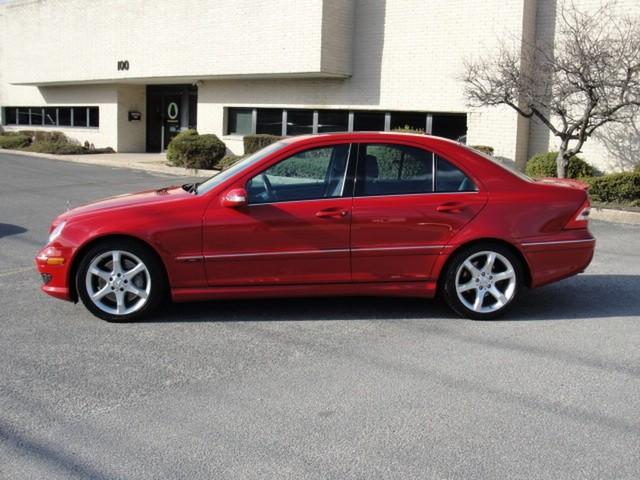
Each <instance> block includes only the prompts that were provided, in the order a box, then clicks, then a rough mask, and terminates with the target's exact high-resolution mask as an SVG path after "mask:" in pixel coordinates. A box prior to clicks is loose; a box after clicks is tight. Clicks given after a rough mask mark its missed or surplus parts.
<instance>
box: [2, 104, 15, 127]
mask: <svg viewBox="0 0 640 480" xmlns="http://www.w3.org/2000/svg"><path fill="white" fill-rule="evenodd" d="M4 121H5V123H6V124H7V125H15V124H16V122H17V121H18V117H17V116H16V109H15V107H6V108H5V109H4Z"/></svg>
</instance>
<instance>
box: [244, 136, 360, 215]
mask: <svg viewBox="0 0 640 480" xmlns="http://www.w3.org/2000/svg"><path fill="white" fill-rule="evenodd" d="M348 156H349V145H348V144H345V145H335V146H330V147H322V148H314V149H311V150H305V151H304V152H300V153H297V154H295V155H293V156H291V157H288V158H286V159H285V160H282V161H280V162H278V163H277V164H276V165H273V166H272V167H269V168H268V169H267V170H265V171H264V172H262V173H260V174H258V175H256V176H255V177H253V178H252V179H251V180H249V182H248V183H247V191H248V193H249V203H254V204H255V203H272V202H286V201H292V200H310V199H317V198H332V197H340V196H341V195H342V188H343V186H344V181H345V170H346V167H347V158H348Z"/></svg>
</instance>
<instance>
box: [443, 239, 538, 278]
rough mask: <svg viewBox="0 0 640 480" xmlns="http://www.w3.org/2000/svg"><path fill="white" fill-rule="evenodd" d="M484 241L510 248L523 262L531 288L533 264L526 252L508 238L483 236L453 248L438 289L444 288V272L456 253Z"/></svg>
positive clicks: (444, 266)
mask: <svg viewBox="0 0 640 480" xmlns="http://www.w3.org/2000/svg"><path fill="white" fill-rule="evenodd" d="M482 243H493V244H498V245H501V246H503V247H505V248H508V249H509V250H510V251H511V252H512V253H513V254H514V255H515V256H516V257H517V258H518V259H519V260H520V263H521V264H522V268H523V269H524V274H525V278H524V284H525V286H527V287H529V288H530V287H531V282H532V277H531V266H530V265H529V262H528V261H527V257H525V255H524V253H522V251H521V250H520V249H519V248H518V247H516V246H515V245H514V244H513V243H510V242H507V241H506V240H503V239H501V238H494V237H483V238H476V239H473V240H469V241H468V242H465V243H461V244H460V245H457V246H456V247H455V248H454V249H453V251H451V252H450V253H449V255H448V257H447V260H446V261H445V262H444V264H443V265H442V268H441V269H440V271H439V272H438V291H440V289H441V288H442V282H443V280H444V275H443V273H444V272H446V271H447V268H449V265H450V264H451V262H452V260H453V257H454V256H455V254H456V253H458V252H459V251H461V250H463V249H465V248H469V247H472V246H475V245H478V244H482Z"/></svg>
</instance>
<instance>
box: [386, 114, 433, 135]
mask: <svg viewBox="0 0 640 480" xmlns="http://www.w3.org/2000/svg"><path fill="white" fill-rule="evenodd" d="M426 128H427V114H426V113H418V112H391V130H407V129H410V130H419V131H421V132H424V131H425V129H426Z"/></svg>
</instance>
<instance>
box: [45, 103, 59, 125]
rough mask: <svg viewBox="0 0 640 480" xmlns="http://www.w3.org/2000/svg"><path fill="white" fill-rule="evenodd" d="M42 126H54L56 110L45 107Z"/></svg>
mask: <svg viewBox="0 0 640 480" xmlns="http://www.w3.org/2000/svg"><path fill="white" fill-rule="evenodd" d="M44 124H45V125H56V124H57V121H56V109H55V107H54V108H52V107H46V108H45V109H44Z"/></svg>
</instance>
